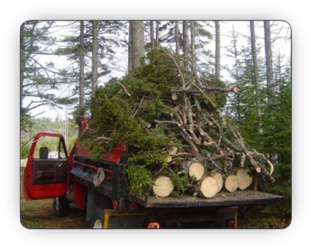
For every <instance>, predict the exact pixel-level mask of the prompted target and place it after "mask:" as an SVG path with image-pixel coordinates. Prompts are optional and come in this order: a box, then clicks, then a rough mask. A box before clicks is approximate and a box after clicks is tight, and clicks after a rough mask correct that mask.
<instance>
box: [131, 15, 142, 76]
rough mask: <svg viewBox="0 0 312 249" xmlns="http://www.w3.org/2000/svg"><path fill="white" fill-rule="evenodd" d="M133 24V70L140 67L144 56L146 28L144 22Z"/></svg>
mask: <svg viewBox="0 0 312 249" xmlns="http://www.w3.org/2000/svg"><path fill="white" fill-rule="evenodd" d="M130 22H131V26H130V28H131V31H130V34H131V39H130V40H131V61H132V62H131V70H134V69H135V68H137V67H138V66H139V65H140V59H141V58H142V57H143V56H144V26H143V21H130Z"/></svg>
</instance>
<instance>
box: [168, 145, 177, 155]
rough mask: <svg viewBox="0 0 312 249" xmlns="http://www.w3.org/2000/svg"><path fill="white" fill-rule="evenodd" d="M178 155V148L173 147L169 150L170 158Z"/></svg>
mask: <svg viewBox="0 0 312 249" xmlns="http://www.w3.org/2000/svg"><path fill="white" fill-rule="evenodd" d="M177 153H178V147H171V148H170V150H169V156H174V155H176V154H177Z"/></svg>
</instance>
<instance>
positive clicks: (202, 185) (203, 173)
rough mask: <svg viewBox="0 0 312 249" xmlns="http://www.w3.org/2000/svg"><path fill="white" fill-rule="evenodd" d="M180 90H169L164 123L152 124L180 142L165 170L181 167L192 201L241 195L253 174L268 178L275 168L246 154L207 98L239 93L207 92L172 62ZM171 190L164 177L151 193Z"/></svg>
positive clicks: (248, 151) (213, 89) (253, 152)
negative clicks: (175, 165) (180, 147)
mask: <svg viewBox="0 0 312 249" xmlns="http://www.w3.org/2000/svg"><path fill="white" fill-rule="evenodd" d="M167 56H169V57H170V58H171V59H172V62H173V63H175V65H176V68H177V71H178V73H179V77H180V81H181V85H180V86H178V87H177V88H174V89H171V100H170V101H171V112H170V117H171V118H170V119H168V120H155V123H156V124H157V125H166V126H167V128H168V129H172V130H173V133H174V134H175V136H176V137H178V138H179V139H180V140H182V141H183V144H184V146H183V151H178V149H177V148H176V147H174V148H172V149H171V150H170V151H169V156H168V162H169V166H170V164H171V163H174V162H175V161H176V160H178V161H181V162H182V163H181V171H180V172H178V174H180V175H183V174H184V175H187V176H188V177H189V178H190V179H192V181H191V182H192V184H191V186H189V189H191V190H192V193H193V195H194V196H197V195H198V196H201V197H204V198H212V197H213V196H215V195H216V194H217V193H218V192H220V191H221V189H223V188H224V189H225V190H226V191H228V192H234V191H236V190H238V189H239V190H244V189H246V188H248V187H249V186H250V185H251V184H252V182H253V177H252V176H251V173H253V174H264V175H265V176H266V177H267V178H268V179H269V180H271V181H273V182H274V178H273V177H272V176H271V175H272V173H273V165H272V163H271V162H270V161H269V160H268V159H267V157H266V156H265V155H264V154H261V153H259V152H257V151H256V150H255V149H253V148H249V146H247V145H246V144H245V142H244V139H243V138H242V136H241V134H240V132H239V131H238V129H237V128H235V127H233V126H232V125H231V123H230V122H229V120H227V118H226V116H225V115H223V114H222V111H221V110H220V109H219V108H218V107H217V105H216V103H215V102H214V101H213V99H212V98H211V96H213V94H215V93H229V92H232V93H234V94H236V93H237V92H238V88H237V87H233V88H219V87H209V86H207V85H205V84H203V83H202V82H201V81H200V80H199V79H198V78H196V77H195V76H194V77H191V79H190V77H189V78H188V79H185V78H184V75H183V73H182V70H181V68H180V66H179V65H178V63H177V62H176V60H175V59H174V57H173V56H172V55H171V54H170V53H167ZM173 189H174V187H173V184H172V182H171V181H170V178H169V177H167V176H159V175H158V176H157V177H156V178H155V179H154V186H153V193H154V194H155V195H156V196H159V197H166V196H169V195H170V194H171V192H172V191H173Z"/></svg>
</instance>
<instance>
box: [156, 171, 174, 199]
mask: <svg viewBox="0 0 312 249" xmlns="http://www.w3.org/2000/svg"><path fill="white" fill-rule="evenodd" d="M153 182H154V185H153V193H154V195H156V196H159V197H167V196H169V195H170V194H171V192H172V191H173V188H174V187H173V184H172V182H171V180H170V178H169V177H167V176H158V177H156V178H155V179H154V181H153Z"/></svg>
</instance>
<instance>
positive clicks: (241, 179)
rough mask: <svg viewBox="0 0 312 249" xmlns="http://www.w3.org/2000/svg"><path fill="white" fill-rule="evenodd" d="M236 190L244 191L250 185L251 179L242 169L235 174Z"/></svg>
mask: <svg viewBox="0 0 312 249" xmlns="http://www.w3.org/2000/svg"><path fill="white" fill-rule="evenodd" d="M236 177H237V181H238V188H239V189H240V190H244V189H246V188H248V187H249V186H250V185H251V183H252V177H251V176H250V175H248V173H247V171H246V170H244V169H239V170H238V171H237V173H236Z"/></svg>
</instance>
